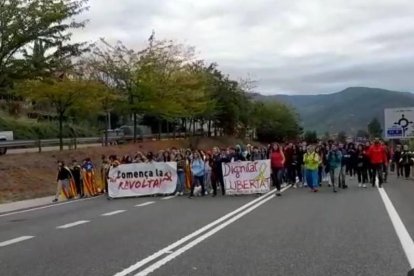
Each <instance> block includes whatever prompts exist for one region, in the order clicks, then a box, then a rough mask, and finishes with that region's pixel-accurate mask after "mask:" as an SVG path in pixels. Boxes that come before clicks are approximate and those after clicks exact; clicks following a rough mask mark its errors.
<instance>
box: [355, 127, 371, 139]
mask: <svg viewBox="0 0 414 276" xmlns="http://www.w3.org/2000/svg"><path fill="white" fill-rule="evenodd" d="M356 136H357V137H358V138H369V133H368V132H367V131H366V130H364V129H360V130H358V131H357V134H356Z"/></svg>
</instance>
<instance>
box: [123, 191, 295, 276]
mask: <svg viewBox="0 0 414 276" xmlns="http://www.w3.org/2000/svg"><path fill="white" fill-rule="evenodd" d="M289 188H290V186H288V187H286V188H284V189H282V192H284V191H285V190H287V189H289ZM275 192H276V191H275V190H272V191H270V192H268V193H266V194H264V195H262V196H260V197H259V198H256V199H255V200H252V201H250V202H248V203H246V204H245V205H243V206H241V207H239V208H237V209H236V210H234V211H232V212H230V213H228V214H226V215H224V216H222V217H220V218H219V219H217V220H215V221H213V222H211V223H209V224H207V225H205V226H204V227H202V228H200V229H198V230H197V231H195V232H193V233H191V234H189V235H187V236H185V237H183V238H181V239H180V240H178V241H176V242H174V243H172V244H170V245H169V246H167V247H165V248H163V249H161V250H159V251H157V252H155V253H154V254H152V255H150V256H148V257H146V258H145V259H142V260H140V261H138V262H137V263H135V264H133V265H131V266H130V267H128V268H126V269H124V270H122V271H121V272H118V273H116V274H115V276H126V275H128V274H130V273H133V272H134V271H137V270H138V269H139V268H141V267H143V266H145V265H146V264H148V263H150V262H153V261H154V260H156V259H158V258H160V257H162V256H163V255H165V254H170V253H168V252H172V251H173V250H175V248H177V247H179V246H181V245H183V244H185V243H187V242H188V241H190V240H192V239H194V238H196V237H198V236H200V235H202V234H203V233H204V232H206V231H208V230H209V229H211V228H213V227H216V226H217V225H219V226H220V225H223V224H224V223H226V221H228V220H230V219H231V218H232V217H233V216H235V215H237V214H239V213H241V212H242V211H244V210H246V209H247V208H249V207H250V206H252V205H254V204H256V203H258V202H261V201H264V199H266V198H267V197H269V196H270V195H273V194H274V193H275ZM269 198H270V197H269ZM272 198H273V197H272ZM233 218H234V217H233ZM216 228H218V227H216ZM216 228H214V229H216ZM175 252H177V251H175Z"/></svg>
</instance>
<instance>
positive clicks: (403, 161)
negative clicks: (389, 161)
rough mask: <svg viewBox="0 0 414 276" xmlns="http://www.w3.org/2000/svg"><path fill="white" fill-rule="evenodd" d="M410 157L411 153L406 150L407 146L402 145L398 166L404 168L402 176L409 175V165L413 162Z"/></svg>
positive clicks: (406, 176)
mask: <svg viewBox="0 0 414 276" xmlns="http://www.w3.org/2000/svg"><path fill="white" fill-rule="evenodd" d="M411 158H412V155H411V153H410V152H409V151H408V146H407V145H404V147H403V152H402V153H401V158H400V166H401V167H403V169H404V176H405V178H406V179H408V178H409V177H410V169H411V165H412V162H413V161H412V159H411Z"/></svg>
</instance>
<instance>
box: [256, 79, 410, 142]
mask: <svg viewBox="0 0 414 276" xmlns="http://www.w3.org/2000/svg"><path fill="white" fill-rule="evenodd" d="M255 98H256V99H257V100H263V101H269V100H277V101H281V102H284V103H286V104H288V105H291V106H292V107H294V108H295V109H296V110H297V112H298V113H299V115H300V117H301V120H302V123H303V126H304V128H305V129H307V130H308V129H309V130H316V131H318V132H319V133H320V134H322V133H324V132H326V131H329V132H330V133H337V132H339V131H341V130H344V131H346V132H347V133H348V134H355V133H356V132H357V131H358V130H359V129H366V127H367V125H368V123H369V121H371V120H372V119H373V118H374V117H377V118H378V119H379V120H380V122H381V123H382V124H383V121H384V108H393V107H408V106H414V94H412V93H408V92H396V91H389V90H384V89H377V88H366V87H351V88H347V89H345V90H343V91H340V92H337V93H333V94H323V95H292V96H290V95H272V96H263V95H255Z"/></svg>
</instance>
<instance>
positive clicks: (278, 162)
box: [270, 143, 286, 196]
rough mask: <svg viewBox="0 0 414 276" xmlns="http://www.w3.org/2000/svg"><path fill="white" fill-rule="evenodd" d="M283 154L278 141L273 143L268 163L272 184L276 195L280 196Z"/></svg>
mask: <svg viewBox="0 0 414 276" xmlns="http://www.w3.org/2000/svg"><path fill="white" fill-rule="evenodd" d="M285 161H286V160H285V155H284V154H283V150H282V149H281V148H280V145H279V144H278V143H274V144H273V146H272V152H271V153H270V164H271V169H272V180H273V185H274V186H275V187H276V195H277V196H281V195H282V194H281V193H280V189H281V186H282V181H283V179H282V177H283V176H282V174H283V170H284V167H285Z"/></svg>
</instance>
